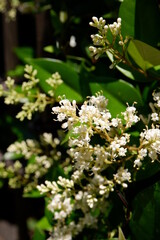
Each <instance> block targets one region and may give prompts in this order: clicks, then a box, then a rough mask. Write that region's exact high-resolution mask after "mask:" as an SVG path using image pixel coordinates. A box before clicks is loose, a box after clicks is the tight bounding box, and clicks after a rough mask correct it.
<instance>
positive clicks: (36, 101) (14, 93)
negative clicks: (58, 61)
mask: <svg viewBox="0 0 160 240" xmlns="http://www.w3.org/2000/svg"><path fill="white" fill-rule="evenodd" d="M24 72H25V73H24V77H25V78H26V79H27V81H24V82H23V83H22V85H21V87H20V88H18V86H16V85H15V80H14V79H12V78H11V77H8V78H7V80H6V81H5V86H3V85H0V96H4V97H5V99H4V101H5V103H6V104H17V103H20V104H22V110H21V111H20V112H19V113H18V114H17V116H16V117H17V118H18V119H20V121H23V120H24V119H25V118H27V119H28V120H31V119H32V115H33V113H35V112H37V111H39V112H43V111H44V110H45V108H46V106H47V105H48V104H54V101H55V99H54V97H53V96H54V93H55V90H56V88H57V87H58V86H59V85H60V84H61V83H62V80H61V76H60V75H59V74H58V73H55V74H53V75H52V77H51V78H49V79H47V80H46V83H47V84H48V85H49V86H50V90H49V92H48V95H49V96H48V95H46V94H45V93H43V92H40V88H39V86H38V83H39V81H40V80H39V79H38V78H37V77H36V75H37V70H36V69H33V67H32V66H30V65H26V66H25V68H24Z"/></svg>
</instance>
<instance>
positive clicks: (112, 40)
mask: <svg viewBox="0 0 160 240" xmlns="http://www.w3.org/2000/svg"><path fill="white" fill-rule="evenodd" d="M92 20H93V21H92V22H90V23H89V24H90V26H92V27H95V28H97V30H98V33H96V34H92V35H91V38H92V41H93V46H90V47H89V50H90V51H91V55H92V56H93V57H94V58H95V59H98V58H99V57H100V56H101V55H103V54H104V53H105V54H108V53H110V54H112V55H113V57H114V58H115V59H114V61H113V63H112V64H111V66H110V68H113V67H114V66H115V65H116V64H118V63H119V62H121V61H123V60H124V55H125V49H126V46H127V45H126V44H127V42H128V40H129V38H128V37H125V38H123V36H122V34H121V21H122V20H121V18H118V19H117V21H116V22H114V23H112V24H106V20H105V19H103V18H102V17H100V18H99V19H98V18H97V17H92ZM117 42H118V44H119V48H117V47H115V44H117Z"/></svg>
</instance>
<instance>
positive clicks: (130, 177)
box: [0, 0, 160, 240]
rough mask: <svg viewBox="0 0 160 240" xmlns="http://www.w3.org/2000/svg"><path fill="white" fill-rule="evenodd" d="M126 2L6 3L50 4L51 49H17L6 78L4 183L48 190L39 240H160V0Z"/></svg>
mask: <svg viewBox="0 0 160 240" xmlns="http://www.w3.org/2000/svg"><path fill="white" fill-rule="evenodd" d="M3 1H4V3H5V2H6V1H5V0H3ZM120 2H121V1H116V0H115V1H113V0H110V1H100V2H99V3H98V5H97V3H94V2H92V3H91V2H90V1H89V0H87V1H85V2H83V1H77V2H76V3H75V1H73V0H70V1H51V0H47V1H38V2H37V3H36V4H35V1H20V2H17V5H16V6H12V1H10V5H11V6H10V8H11V9H10V8H9V9H7V8H6V5H3V2H2V5H1V3H0V11H1V12H5V14H6V16H7V19H8V18H9V16H10V15H9V12H10V10H14V14H15V15H14V16H11V17H10V18H11V19H15V17H16V12H17V11H21V12H22V13H27V12H30V13H32V14H36V12H43V11H46V14H48V18H50V24H51V32H52V34H53V39H51V43H49V44H48V43H47V46H45V45H44V46H43V49H44V51H45V54H46V53H47V54H48V55H47V54H46V55H45V57H41V58H36V57H35V53H34V50H33V48H32V47H30V46H29V47H21V48H16V49H14V52H15V54H16V55H17V57H18V58H19V60H20V61H21V63H20V65H18V66H17V67H16V68H15V69H14V70H12V71H9V72H8V75H9V76H10V77H8V78H7V80H6V81H4V82H3V83H1V84H0V96H1V97H2V98H3V99H4V103H5V104H6V105H7V107H6V106H5V105H4V104H3V102H2V101H1V106H2V118H1V120H0V130H2V131H1V134H2V137H1V140H0V144H1V149H0V186H1V187H5V186H6V184H5V183H8V185H9V187H11V188H13V189H14V188H19V189H21V190H22V192H23V193H22V195H23V197H24V198H30V199H31V198H32V199H35V201H37V200H38V199H44V202H45V203H43V213H42V214H41V217H38V218H40V220H37V219H36V220H35V222H34V223H33V224H32V225H33V226H32V227H31V228H32V231H33V232H34V233H33V236H32V240H46V239H48V240H52V239H56V240H62V239H67V240H68V239H69V240H70V239H75V240H76V239H83V240H91V239H95V240H99V239H104V240H105V239H106V240H112V239H115V240H116V239H117V240H125V239H133V240H152V239H153V240H154V239H159V236H160V226H159V225H160V223H159V210H160V209H159V202H160V184H159V180H160V177H159V172H160V165H159V154H160V148H159V146H160V133H159V132H160V129H159V124H160V120H159V119H160V93H159V81H160V50H159V39H160V28H159V26H160V14H159V6H158V2H157V1H156V0H148V1H145V0H124V1H122V3H120ZM97 6H98V7H97ZM2 7H3V9H1V8H2ZM88 9H90V11H88ZM118 12H119V13H118ZM92 15H93V16H95V15H98V16H103V17H104V18H106V20H104V19H103V18H97V17H93V18H92V22H90V26H92V27H93V28H94V29H91V27H89V26H88V22H89V21H91V17H92ZM118 16H119V17H120V18H117V17H118ZM116 18H117V20H116ZM113 21H114V23H113V24H112V22H113ZM90 31H93V32H94V34H92V35H91V39H92V41H93V46H90V47H89V45H91V40H89V34H90ZM52 34H51V35H52ZM72 36H73V37H74V38H75V42H74V44H75V46H74V47H73V46H72V44H71V43H70V42H71V37H72ZM46 56H47V57H46ZM48 56H49V58H48ZM22 64H25V66H23V65H22ZM13 78H15V80H14V79H13ZM152 92H153V98H154V103H152V102H153V100H152V96H151V95H152ZM89 96H92V97H89ZM58 102H59V103H58ZM9 105H12V106H11V108H9V107H10V106H9ZM10 109H12V110H11V112H10ZM51 109H52V110H51ZM88 109H89V110H88ZM51 111H52V113H53V114H54V115H53V116H51ZM17 112H18V114H17ZM15 115H16V117H17V118H18V119H19V120H21V121H24V122H23V123H19V122H17V120H16V119H15V117H14V116H15ZM52 119H54V120H56V121H55V122H53V120H52ZM4 122H5V123H4ZM58 122H61V125H62V128H63V131H61V130H60V125H59V123H58ZM137 122H138V123H137ZM67 130H68V131H67ZM6 132H7V135H10V139H9V138H8V139H7V140H6V138H5V134H6ZM3 139H4V140H3ZM120 150H121V151H122V152H120ZM127 187H128V188H127Z"/></svg>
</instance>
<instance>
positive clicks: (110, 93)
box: [90, 78, 143, 117]
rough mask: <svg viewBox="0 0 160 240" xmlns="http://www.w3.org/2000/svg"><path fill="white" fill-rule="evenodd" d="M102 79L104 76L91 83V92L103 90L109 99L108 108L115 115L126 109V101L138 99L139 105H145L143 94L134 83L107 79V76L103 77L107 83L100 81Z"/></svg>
mask: <svg viewBox="0 0 160 240" xmlns="http://www.w3.org/2000/svg"><path fill="white" fill-rule="evenodd" d="M100 79H101V81H102V79H103V78H99V80H98V78H97V81H96V82H91V83H90V89H91V92H92V94H95V93H96V92H98V91H103V94H104V96H105V97H106V98H107V99H108V100H109V102H108V109H109V110H110V112H111V114H112V115H113V116H114V117H115V116H116V115H117V114H119V113H121V112H123V111H125V109H126V103H129V104H133V102H135V101H136V102H137V103H138V105H137V106H143V101H142V98H141V95H140V93H139V92H138V90H137V89H136V88H134V87H133V85H132V84H129V83H127V82H125V81H123V80H115V79H112V81H111V79H110V81H107V78H104V79H103V81H104V80H105V83H104V82H103V83H100ZM98 82H99V83H98Z"/></svg>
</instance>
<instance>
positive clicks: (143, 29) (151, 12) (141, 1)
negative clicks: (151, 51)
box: [119, 0, 160, 46]
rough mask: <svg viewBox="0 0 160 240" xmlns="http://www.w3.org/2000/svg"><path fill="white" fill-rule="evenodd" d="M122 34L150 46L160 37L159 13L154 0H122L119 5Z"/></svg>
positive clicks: (156, 2)
mask: <svg viewBox="0 0 160 240" xmlns="http://www.w3.org/2000/svg"><path fill="white" fill-rule="evenodd" d="M119 16H120V17H121V18H122V34H123V36H124V37H125V36H131V37H133V38H135V39H139V40H141V41H143V42H145V43H148V44H150V45H152V46H157V44H158V42H159V39H160V27H159V26H160V14H159V7H158V1H156V0H147V1H146V0H124V1H123V2H122V4H121V6H120V10H119Z"/></svg>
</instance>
